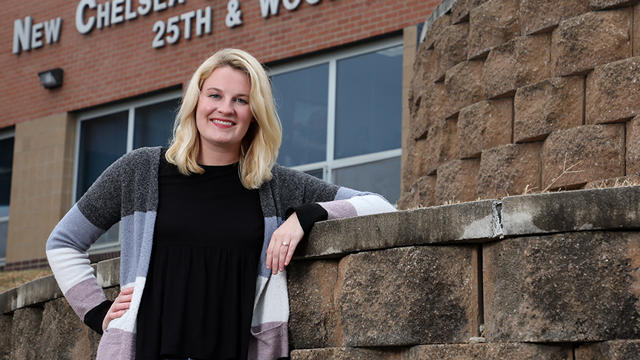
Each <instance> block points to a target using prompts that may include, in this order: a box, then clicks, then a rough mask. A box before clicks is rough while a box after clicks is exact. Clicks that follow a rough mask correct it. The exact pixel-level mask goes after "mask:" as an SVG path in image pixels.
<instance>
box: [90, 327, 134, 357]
mask: <svg viewBox="0 0 640 360" xmlns="http://www.w3.org/2000/svg"><path fill="white" fill-rule="evenodd" d="M135 357H136V335H135V334H134V333H130V332H128V331H123V330H120V329H107V330H105V332H104V334H103V335H102V339H100V345H98V356H97V357H96V360H122V359H135Z"/></svg>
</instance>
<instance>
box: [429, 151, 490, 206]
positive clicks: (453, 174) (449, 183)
mask: <svg viewBox="0 0 640 360" xmlns="http://www.w3.org/2000/svg"><path fill="white" fill-rule="evenodd" d="M479 168H480V159H465V160H454V161H450V162H448V163H446V164H443V165H440V167H438V175H437V180H436V195H435V197H436V198H435V201H436V205H442V204H446V203H456V202H466V201H475V200H476V199H477V198H478V192H477V185H478V169H479Z"/></svg>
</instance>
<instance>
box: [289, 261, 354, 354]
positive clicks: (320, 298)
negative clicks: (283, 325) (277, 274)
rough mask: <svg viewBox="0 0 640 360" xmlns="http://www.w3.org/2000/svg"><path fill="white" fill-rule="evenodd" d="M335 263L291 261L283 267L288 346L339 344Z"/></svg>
mask: <svg viewBox="0 0 640 360" xmlns="http://www.w3.org/2000/svg"><path fill="white" fill-rule="evenodd" d="M337 279H338V262H337V261H335V260H334V261H331V260H324V261H294V262H292V263H291V265H289V267H288V268H287V280H288V287H289V299H290V301H289V344H290V346H291V349H313V348H325V347H332V346H340V345H341V341H340V340H341V339H340V324H339V321H338V315H337V313H336V304H335V299H334V294H335V288H336V281H337Z"/></svg>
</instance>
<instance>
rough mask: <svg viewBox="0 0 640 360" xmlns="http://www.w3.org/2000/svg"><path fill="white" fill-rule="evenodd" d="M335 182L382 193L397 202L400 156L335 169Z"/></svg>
mask: <svg viewBox="0 0 640 360" xmlns="http://www.w3.org/2000/svg"><path fill="white" fill-rule="evenodd" d="M333 182H334V183H335V184H338V185H341V186H345V187H348V188H352V189H357V190H361V191H371V192H374V193H377V194H380V195H382V196H384V197H385V198H386V199H387V200H389V201H390V202H391V203H392V204H395V203H396V202H397V201H398V199H400V158H399V157H397V158H393V159H387V160H381V161H375V162H371V163H366V164H362V165H356V166H351V167H346V168H341V169H335V170H333Z"/></svg>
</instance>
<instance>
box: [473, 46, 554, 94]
mask: <svg viewBox="0 0 640 360" xmlns="http://www.w3.org/2000/svg"><path fill="white" fill-rule="evenodd" d="M549 38H550V36H549V34H540V35H529V36H522V37H518V38H516V39H513V40H511V41H509V42H507V43H505V44H502V45H500V46H497V47H495V48H494V49H493V50H491V52H490V53H489V57H487V61H486V62H485V66H484V72H483V74H482V81H483V83H484V91H485V95H486V96H487V98H490V99H491V98H497V97H504V96H513V95H514V94H515V91H516V90H517V89H518V88H519V87H522V86H526V85H530V84H534V83H536V82H538V81H540V80H543V79H546V78H548V77H549V76H550V74H551V70H550V66H549V65H550V64H549V60H550V49H549Z"/></svg>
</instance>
